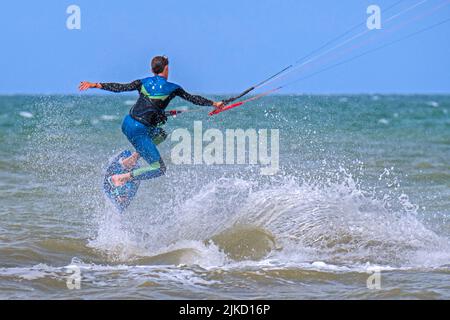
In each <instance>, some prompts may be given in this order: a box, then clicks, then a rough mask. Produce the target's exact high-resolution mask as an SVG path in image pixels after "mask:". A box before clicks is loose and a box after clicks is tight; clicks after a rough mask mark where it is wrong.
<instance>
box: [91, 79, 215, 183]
mask: <svg viewBox="0 0 450 320" xmlns="http://www.w3.org/2000/svg"><path fill="white" fill-rule="evenodd" d="M100 84H101V87H102V89H103V90H107V91H113V92H126V91H134V90H137V91H139V99H138V100H137V102H136V104H135V105H134V106H133V107H132V108H131V110H130V113H129V115H127V116H126V117H125V119H124V120H123V123H122V132H123V133H124V134H125V136H126V137H127V138H128V140H129V141H130V143H131V144H132V145H133V146H134V147H135V148H136V152H137V153H139V154H140V156H141V157H142V158H144V160H145V161H147V162H148V164H149V166H148V167H143V168H140V169H137V170H134V171H132V172H131V175H132V177H133V178H134V179H137V180H147V179H152V178H156V177H159V176H161V175H163V174H164V173H165V171H166V167H165V165H164V161H163V160H162V159H161V156H160V154H159V151H158V149H157V148H156V146H157V145H158V144H160V143H161V142H163V141H164V140H165V139H166V137H167V134H166V133H165V131H164V130H163V129H162V128H161V125H163V124H164V123H166V121H167V116H166V114H165V109H166V107H167V106H168V104H169V102H170V101H171V100H172V99H173V98H175V97H181V98H183V99H185V100H187V101H189V102H192V103H194V104H196V105H200V106H212V105H213V103H214V102H213V101H211V100H208V99H205V98H203V97H201V96H194V95H191V94H189V93H187V92H186V91H184V90H183V89H182V88H181V87H180V86H179V85H177V84H174V83H171V82H168V81H167V79H166V78H164V77H161V76H154V77H150V78H145V79H142V80H136V81H133V82H131V83H127V84H121V83H100Z"/></svg>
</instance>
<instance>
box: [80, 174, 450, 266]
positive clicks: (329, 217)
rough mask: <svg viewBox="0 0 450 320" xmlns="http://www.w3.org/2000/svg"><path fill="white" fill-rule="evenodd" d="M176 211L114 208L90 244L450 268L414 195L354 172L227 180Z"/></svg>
mask: <svg viewBox="0 0 450 320" xmlns="http://www.w3.org/2000/svg"><path fill="white" fill-rule="evenodd" d="M394 200H395V201H396V205H394V204H393V203H391V202H394ZM173 210H174V212H172V213H170V214H168V213H167V212H161V214H167V216H168V217H167V219H165V221H164V220H163V221H162V222H158V223H154V222H153V223H152V222H150V219H149V217H148V216H137V217H133V218H130V219H131V221H128V222H126V220H127V217H126V216H125V217H124V216H117V215H115V214H114V213H112V212H111V211H108V210H105V211H104V212H103V214H102V215H100V216H99V220H98V221H97V223H98V230H97V231H98V232H97V236H96V237H95V238H94V239H92V240H91V241H90V242H89V246H92V247H93V248H96V249H98V250H102V251H103V252H106V253H107V255H108V256H109V259H111V260H112V261H140V263H144V264H145V263H149V264H153V263H157V264H164V263H168V262H170V263H169V264H195V265H200V266H202V267H225V266H229V265H235V264H236V263H238V264H239V265H247V264H249V263H250V264H251V263H252V262H258V263H265V262H270V263H276V264H297V265H298V266H304V265H305V264H307V265H313V264H314V263H316V265H315V266H316V267H317V263H323V264H324V265H325V266H340V267H343V268H350V269H353V268H355V267H358V268H359V266H380V267H389V268H391V267H392V268H428V267H429V268H435V267H439V266H443V265H448V264H450V242H449V239H447V238H445V237H442V236H440V235H438V234H436V233H435V232H433V231H432V230H430V229H429V228H427V227H426V226H425V224H424V223H423V222H422V221H421V220H420V219H419V217H418V214H417V207H416V206H414V205H413V204H411V203H410V202H409V199H408V197H407V196H406V195H401V196H399V197H398V198H397V199H392V198H390V197H385V199H377V198H374V197H373V196H371V195H369V194H368V193H367V192H364V191H362V190H360V189H359V187H358V186H357V185H356V183H355V181H353V180H352V178H349V177H348V178H347V179H346V180H345V181H342V182H340V183H336V182H335V183H329V184H328V185H323V184H322V185H318V184H317V185H314V184H311V183H307V182H299V181H295V179H292V178H289V179H288V178H286V179H284V181H282V182H280V183H278V184H277V185H265V186H258V185H255V182H254V181H247V180H244V179H240V178H221V179H217V180H215V181H212V182H210V183H208V184H206V185H205V186H204V187H203V188H202V189H201V190H200V191H198V192H197V193H195V194H193V195H192V196H190V197H188V198H187V199H185V201H183V202H181V203H179V204H177V205H175V206H174V209H173ZM130 215H133V213H130Z"/></svg>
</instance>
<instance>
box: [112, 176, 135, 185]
mask: <svg viewBox="0 0 450 320" xmlns="http://www.w3.org/2000/svg"><path fill="white" fill-rule="evenodd" d="M130 180H131V173H124V174H115V175H113V176H112V177H111V181H112V183H113V184H114V186H116V187H121V186H123V185H124V184H125V183H127V182H128V181H130Z"/></svg>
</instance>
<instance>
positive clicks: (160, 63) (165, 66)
mask: <svg viewBox="0 0 450 320" xmlns="http://www.w3.org/2000/svg"><path fill="white" fill-rule="evenodd" d="M152 72H153V73H154V74H159V75H162V76H164V77H166V78H167V77H168V76H169V59H168V58H167V57H166V56H156V57H154V58H153V59H152Z"/></svg>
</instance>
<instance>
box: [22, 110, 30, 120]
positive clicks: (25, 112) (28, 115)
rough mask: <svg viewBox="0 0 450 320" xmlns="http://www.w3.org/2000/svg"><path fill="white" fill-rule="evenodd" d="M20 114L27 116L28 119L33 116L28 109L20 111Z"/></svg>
mask: <svg viewBox="0 0 450 320" xmlns="http://www.w3.org/2000/svg"><path fill="white" fill-rule="evenodd" d="M19 115H20V116H21V117H24V118H27V119H30V118H33V114H32V113H31V112H28V111H20V112H19Z"/></svg>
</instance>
